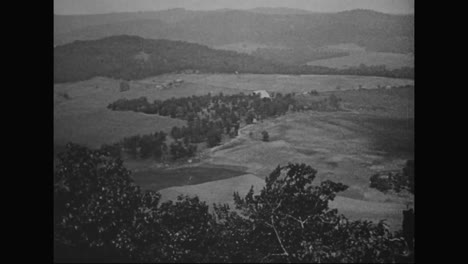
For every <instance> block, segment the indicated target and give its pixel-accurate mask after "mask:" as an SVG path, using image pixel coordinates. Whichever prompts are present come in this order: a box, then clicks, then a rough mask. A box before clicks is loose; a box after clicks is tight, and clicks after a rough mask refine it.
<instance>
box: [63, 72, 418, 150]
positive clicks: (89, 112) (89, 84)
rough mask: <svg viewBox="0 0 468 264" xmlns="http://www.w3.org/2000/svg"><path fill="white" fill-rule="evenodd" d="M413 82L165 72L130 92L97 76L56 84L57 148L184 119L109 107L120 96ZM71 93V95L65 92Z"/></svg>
mask: <svg viewBox="0 0 468 264" xmlns="http://www.w3.org/2000/svg"><path fill="white" fill-rule="evenodd" d="M176 79H181V80H183V81H184V82H183V83H182V84H181V85H179V86H175V87H172V88H169V89H157V88H156V85H160V84H163V83H165V82H167V81H173V80H176ZM413 83H414V81H412V80H403V79H392V78H383V77H366V76H337V75H302V76H293V75H262V74H241V75H235V74H166V75H161V76H156V77H152V78H148V79H144V80H139V81H131V82H130V90H129V91H125V92H120V91H119V84H120V81H119V80H114V79H109V78H103V77H98V78H93V79H90V80H87V81H82V82H76V83H65V84H56V85H54V144H55V145H57V147H60V146H61V145H63V144H65V143H67V142H69V141H72V142H76V143H80V144H84V145H87V146H90V147H99V146H101V145H102V144H104V143H112V142H115V141H118V140H120V139H122V138H123V137H124V136H131V135H135V134H147V133H153V132H156V131H160V130H163V131H166V132H167V131H169V130H170V129H171V128H172V127H173V126H182V125H184V124H185V121H182V120H177V119H172V118H168V117H161V116H157V115H145V114H142V113H133V112H113V111H110V110H108V109H107V108H106V107H107V105H108V104H110V103H111V102H114V101H116V100H117V99H120V98H128V99H132V98H138V97H142V96H145V97H147V98H148V100H149V101H150V102H151V101H153V100H155V99H159V100H165V99H169V98H171V97H185V96H192V95H204V94H208V93H212V94H217V93H220V92H222V93H224V94H235V93H239V92H245V93H247V92H251V91H254V90H267V91H269V92H281V93H288V92H296V93H301V92H306V91H310V90H317V91H332V90H335V89H336V87H337V86H340V87H341V88H342V89H355V88H357V87H359V85H363V86H365V87H376V86H378V85H381V86H387V85H406V84H413ZM64 94H67V95H68V97H69V99H66V98H65V97H64V96H63V95H64Z"/></svg>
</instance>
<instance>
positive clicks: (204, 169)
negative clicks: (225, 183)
mask: <svg viewBox="0 0 468 264" xmlns="http://www.w3.org/2000/svg"><path fill="white" fill-rule="evenodd" d="M243 174H245V171H243V170H240V167H232V166H231V167H230V168H229V167H228V168H226V167H221V166H213V165H212V166H201V167H186V168H177V169H148V170H140V171H135V172H133V174H132V177H133V179H134V180H135V182H136V183H137V184H138V185H140V186H141V187H142V188H143V189H146V190H153V191H158V190H161V189H164V188H169V187H172V186H183V185H193V184H200V183H205V182H211V181H216V180H220V179H228V178H232V177H236V176H239V175H243Z"/></svg>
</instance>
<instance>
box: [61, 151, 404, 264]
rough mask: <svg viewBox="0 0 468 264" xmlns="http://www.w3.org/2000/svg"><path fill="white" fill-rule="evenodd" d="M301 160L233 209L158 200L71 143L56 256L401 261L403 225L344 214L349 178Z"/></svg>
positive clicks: (103, 158) (115, 165)
mask: <svg viewBox="0 0 468 264" xmlns="http://www.w3.org/2000/svg"><path fill="white" fill-rule="evenodd" d="M316 173H317V171H316V170H314V169H313V168H312V167H310V166H308V165H305V164H293V163H291V164H288V165H286V166H278V167H277V168H276V169H275V170H274V171H273V172H272V173H271V174H270V175H269V176H268V177H267V178H266V180H265V181H266V186H265V187H264V188H263V189H262V190H261V191H260V193H258V194H255V193H254V191H253V188H252V189H251V190H250V191H249V193H248V194H247V195H246V196H245V197H241V196H240V195H239V194H238V193H235V194H234V204H235V207H236V210H233V209H231V208H229V206H228V205H227V204H216V205H213V207H214V213H211V212H210V210H209V206H208V205H207V204H206V203H205V202H202V201H200V200H199V199H198V198H197V197H184V196H179V197H178V199H177V200H176V201H167V202H163V203H161V202H160V195H159V194H158V193H155V192H151V191H147V192H143V191H141V189H140V188H139V187H138V186H136V185H134V183H133V180H132V178H131V172H130V171H128V170H127V169H126V168H125V167H124V166H123V164H122V161H121V160H120V158H118V157H112V156H111V155H109V153H107V152H105V151H102V150H89V149H87V148H85V147H82V146H78V145H74V144H68V145H67V148H66V150H65V152H63V153H62V154H60V155H59V162H58V165H57V167H56V170H55V171H54V251H55V252H54V257H55V260H56V261H66V260H69V261H70V260H74V261H81V262H88V261H123V262H129V261H136V262H279V261H282V262H400V261H405V260H408V259H407V258H405V254H406V252H407V250H408V245H407V244H406V242H405V239H404V238H403V235H402V234H401V232H397V233H391V232H390V231H389V230H388V229H387V228H386V225H385V224H384V222H380V223H378V224H374V223H372V222H367V221H350V220H348V219H347V218H346V217H344V216H343V215H340V214H339V213H338V211H337V210H336V209H330V208H329V207H328V202H329V201H331V200H333V199H334V198H335V196H336V193H337V192H340V191H343V190H345V189H346V188H347V186H345V185H343V184H340V183H335V182H332V181H324V182H322V183H320V184H318V185H317V184H313V181H314V179H315V176H316Z"/></svg>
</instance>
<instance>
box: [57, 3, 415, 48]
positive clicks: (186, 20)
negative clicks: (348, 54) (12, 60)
mask: <svg viewBox="0 0 468 264" xmlns="http://www.w3.org/2000/svg"><path fill="white" fill-rule="evenodd" d="M119 34H126V35H136V36H141V37H145V38H152V39H169V40H183V41H188V42H194V43H199V44H203V45H208V46H211V47H214V46H219V45H229V44H235V43H241V42H251V43H255V44H258V45H269V46H285V47H288V48H295V49H303V48H311V47H313V48H316V47H321V46H327V45H337V44H341V43H355V44H357V45H360V46H363V47H365V48H366V49H368V50H369V51H381V52H397V53H408V52H412V51H413V50H414V47H413V46H414V45H413V43H414V40H413V39H414V37H413V35H414V16H413V15H389V14H384V13H379V12H375V11H370V10H352V11H344V12H339V13H311V12H308V11H305V10H304V11H302V10H295V9H289V8H255V9H252V10H249V11H245V10H230V9H227V10H226V9H225V10H214V11H192V10H186V9H182V8H177V9H169V10H164V11H154V12H135V13H114V14H100V15H72V16H68V15H66V16H64V15H55V16H54V45H61V44H65V43H69V42H72V41H74V40H87V39H99V38H102V37H106V36H111V35H119Z"/></svg>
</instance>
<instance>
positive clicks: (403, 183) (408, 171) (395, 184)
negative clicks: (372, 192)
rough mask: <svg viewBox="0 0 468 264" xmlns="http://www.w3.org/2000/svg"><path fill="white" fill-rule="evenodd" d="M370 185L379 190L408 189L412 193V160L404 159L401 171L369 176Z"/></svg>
mask: <svg viewBox="0 0 468 264" xmlns="http://www.w3.org/2000/svg"><path fill="white" fill-rule="evenodd" d="M370 187H371V188H375V189H377V190H379V191H381V192H388V191H390V190H393V191H395V192H397V193H398V192H400V191H402V190H408V191H409V192H411V193H413V194H414V160H408V161H406V164H405V167H404V168H403V169H402V171H401V172H397V173H392V172H388V173H386V174H382V173H377V174H374V175H372V176H371V178H370Z"/></svg>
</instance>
